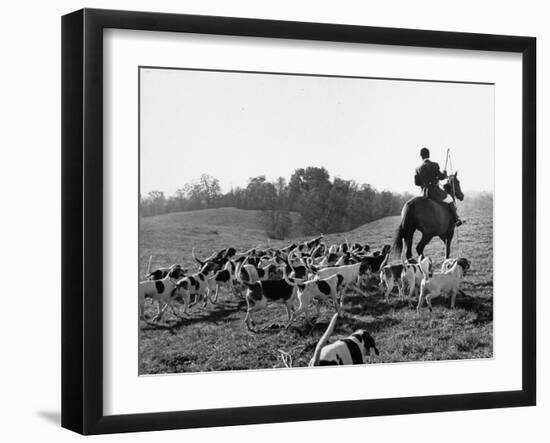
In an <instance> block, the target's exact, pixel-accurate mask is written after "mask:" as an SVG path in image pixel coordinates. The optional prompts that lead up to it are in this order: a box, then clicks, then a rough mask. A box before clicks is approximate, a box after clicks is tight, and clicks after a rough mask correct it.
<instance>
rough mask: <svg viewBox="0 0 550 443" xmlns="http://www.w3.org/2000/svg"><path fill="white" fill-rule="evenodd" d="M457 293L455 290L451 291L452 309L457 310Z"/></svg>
mask: <svg viewBox="0 0 550 443" xmlns="http://www.w3.org/2000/svg"><path fill="white" fill-rule="evenodd" d="M456 292H457V291H455V290H454V289H453V290H452V291H451V309H454V308H455V302H456Z"/></svg>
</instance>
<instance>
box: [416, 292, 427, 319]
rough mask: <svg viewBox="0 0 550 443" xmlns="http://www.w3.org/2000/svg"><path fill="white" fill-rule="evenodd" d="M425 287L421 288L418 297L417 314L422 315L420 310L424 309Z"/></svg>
mask: <svg viewBox="0 0 550 443" xmlns="http://www.w3.org/2000/svg"><path fill="white" fill-rule="evenodd" d="M424 292H425V290H424V287H422V286H420V295H419V296H418V305H416V312H417V314H420V308H422V303H423V302H424V296H425V294H424Z"/></svg>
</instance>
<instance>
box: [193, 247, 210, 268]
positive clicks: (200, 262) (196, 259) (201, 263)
mask: <svg viewBox="0 0 550 443" xmlns="http://www.w3.org/2000/svg"><path fill="white" fill-rule="evenodd" d="M191 255H192V256H193V258H194V259H195V261H196V262H197V263H198V264H199V265H201V267H202V266H204V264H205V263H206V262H204V261H201V260H199V259H198V258H197V256H196V255H195V248H193V249H191Z"/></svg>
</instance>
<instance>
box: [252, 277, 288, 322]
mask: <svg viewBox="0 0 550 443" xmlns="http://www.w3.org/2000/svg"><path fill="white" fill-rule="evenodd" d="M293 283H294V282H293ZM243 284H244V285H245V286H246V287H247V291H246V295H245V299H246V304H247V309H246V316H245V318H244V323H245V324H246V327H247V329H248V330H249V331H251V332H254V331H253V329H252V327H251V323H252V315H251V314H252V312H254V311H258V310H260V309H263V308H266V307H267V304H268V302H276V303H282V304H284V305H285V307H286V310H287V314H288V320H287V325H286V327H288V326H290V323H291V322H292V305H293V302H294V300H295V298H296V286H294V285H293V284H289V283H287V282H286V281H285V280H263V281H258V282H256V283H248V282H243Z"/></svg>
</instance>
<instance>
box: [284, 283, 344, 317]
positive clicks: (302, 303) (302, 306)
mask: <svg viewBox="0 0 550 443" xmlns="http://www.w3.org/2000/svg"><path fill="white" fill-rule="evenodd" d="M283 277H284V279H285V281H286V282H287V283H288V284H290V285H293V286H298V293H297V299H298V308H297V309H296V310H295V311H294V312H293V313H292V319H291V323H292V321H293V320H294V319H295V318H296V317H297V316H298V315H300V314H301V313H302V312H305V315H306V321H307V322H308V323H309V324H310V325H311V321H310V318H309V309H308V308H309V306H310V304H311V303H312V302H314V301H315V302H316V304H315V307H316V310H317V317H319V314H320V302H324V301H327V300H332V303H333V304H334V307H335V309H336V312H337V314H338V315H341V312H340V305H339V304H338V289H339V286H340V285H341V284H342V282H343V280H344V277H343V276H342V275H341V274H336V275H333V276H331V277H328V278H326V279H323V280H319V279H318V278H315V279H313V280H308V281H306V282H305V283H296V280H289V279H288V278H287V276H286V273H284V274H283Z"/></svg>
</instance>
